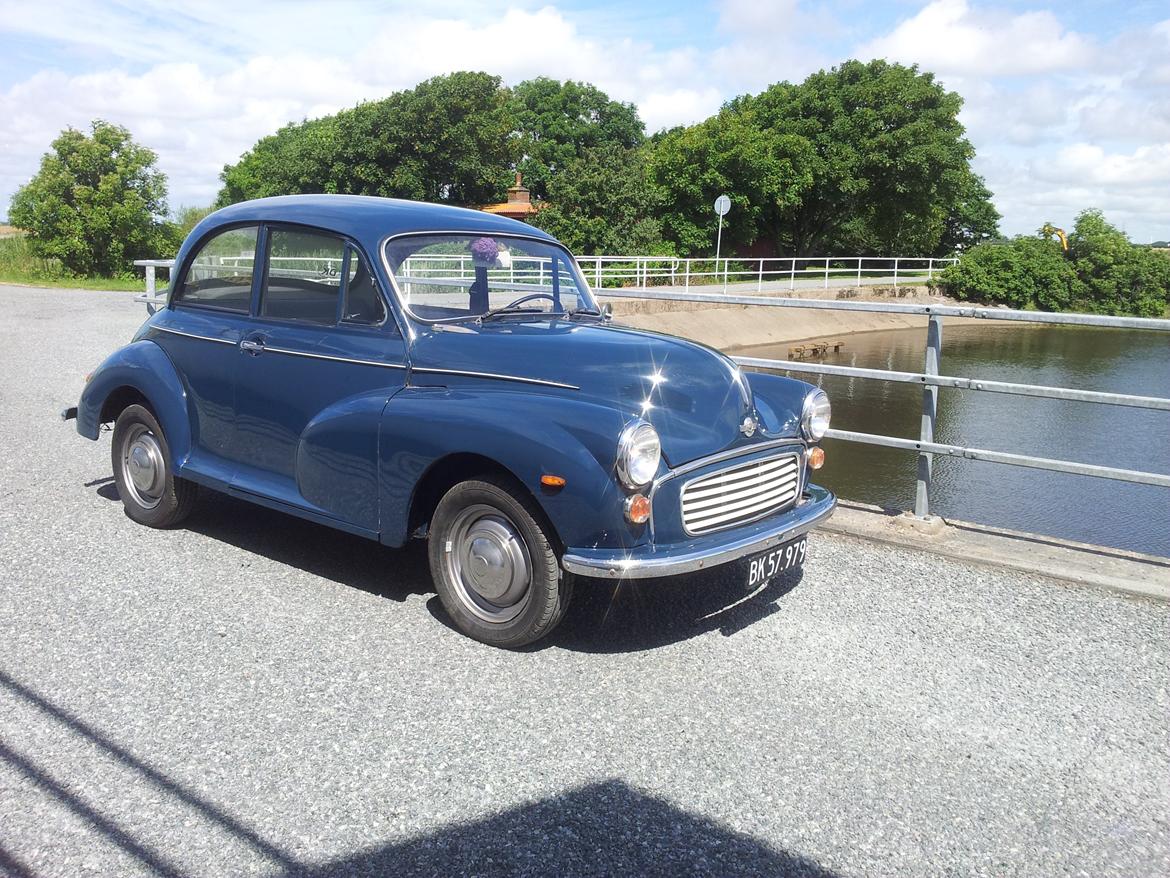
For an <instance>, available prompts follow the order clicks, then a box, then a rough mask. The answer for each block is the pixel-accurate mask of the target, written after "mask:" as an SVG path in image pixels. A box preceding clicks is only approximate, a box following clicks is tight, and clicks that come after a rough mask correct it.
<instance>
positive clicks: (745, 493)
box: [682, 454, 800, 534]
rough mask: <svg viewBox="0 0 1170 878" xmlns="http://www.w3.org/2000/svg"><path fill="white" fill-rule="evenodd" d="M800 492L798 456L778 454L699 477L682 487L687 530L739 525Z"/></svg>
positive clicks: (783, 505) (786, 502)
mask: <svg viewBox="0 0 1170 878" xmlns="http://www.w3.org/2000/svg"><path fill="white" fill-rule="evenodd" d="M799 491H800V458H799V456H798V455H796V454H782V455H780V456H778V457H766V458H764V459H763V460H753V461H752V462H751V463H741V464H739V465H738V466H733V467H729V468H728V469H725V470H720V471H719V472H717V473H712V474H711V475H709V476H702V477H700V478H697V479H695V480H694V481H693V482H689V483H688V484H687V485H686V486H684V487H683V490H682V519H683V527H685V528H686V530H687V533H690V534H701V533H707V532H708V531H713V530H719V529H720V528H723V527H731V526H733V525H736V524H743V523H745V522H748V521H752V520H754V519H757V518H762V517H763V516H765V515H767V514H769V513H771V512H776V511H777V510H780V509H783V508H784V507H785V506H788V505H789V504H791V503H792V502H793V501H794V500H795V499H796V495H797V494H798V493H799Z"/></svg>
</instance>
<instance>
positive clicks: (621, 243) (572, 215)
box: [533, 143, 673, 255]
mask: <svg viewBox="0 0 1170 878" xmlns="http://www.w3.org/2000/svg"><path fill="white" fill-rule="evenodd" d="M661 208H662V193H661V191H660V190H659V189H658V187H657V186H655V185H654V183H653V181H652V180H651V179H650V171H649V162H648V157H647V155H646V152H645V150H642V149H627V148H624V147H622V146H620V145H618V144H614V143H609V144H604V145H602V146H598V147H594V148H592V149H587V150H585V152H584V154H583V155H582V156H581V157H580V158H579V159H575V160H574V161H572V162H570V164H569V165H567V166H566V167H565V168H564V169H563V170H561V171H560V172H559V173H558V174H557V175H556V176H555V177H553V178H552V182H551V184H550V187H549V200H548V202H546V204H545V206H544V207H543V208H542V209H541V210H540V212H539V213H537V214H536V218H535V220H534V221H533V222H534V225H537V226H539V227H540V228H542V229H544V230H545V231H547V232H549V233H550V234H552V235H553V236H555V237H556V238H558V239H559V240H561V241H562V242H563V243H564V244H565V245H566V246H567V247H569V249H570V250H572V251H573V252H574V253H578V254H585V255H595V254H619V255H621V254H654V255H667V254H670V253H672V252H673V250H672V248H671V247H670V245H669V244H667V243H666V242H665V241H664V240H663V237H662V224H661V221H660V220H659V216H658V215H659V212H660V211H661Z"/></svg>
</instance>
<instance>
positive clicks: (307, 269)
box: [260, 229, 346, 326]
mask: <svg viewBox="0 0 1170 878" xmlns="http://www.w3.org/2000/svg"><path fill="white" fill-rule="evenodd" d="M345 250H346V244H345V242H344V241H343V240H342V239H341V238H338V237H335V236H334V235H328V234H325V233H323V232H302V231H290V230H287V229H273V230H272V231H271V233H270V236H269V241H268V272H267V274H266V276H265V278H264V291H263V292H262V293H261V295H260V313H261V314H262V315H263V316H265V317H276V318H279V319H281V320H298V321H301V322H304V323H316V324H320V325H324V326H332V325H333V324H335V323H336V322H337V315H338V309H339V308H340V304H341V299H340V296H341V279H342V278H343V277H344V273H345V267H346V266H345Z"/></svg>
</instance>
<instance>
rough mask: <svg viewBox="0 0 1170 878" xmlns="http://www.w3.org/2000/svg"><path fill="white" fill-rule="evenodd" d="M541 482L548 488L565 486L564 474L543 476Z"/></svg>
mask: <svg viewBox="0 0 1170 878" xmlns="http://www.w3.org/2000/svg"><path fill="white" fill-rule="evenodd" d="M540 483H541V484H542V485H544V486H545V487H546V488H563V487H565V480H564V478H563V477H562V476H547V475H546V476H541V477H540Z"/></svg>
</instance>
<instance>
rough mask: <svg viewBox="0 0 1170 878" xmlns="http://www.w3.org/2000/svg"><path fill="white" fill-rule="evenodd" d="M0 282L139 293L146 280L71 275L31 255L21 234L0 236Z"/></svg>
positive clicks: (46, 260)
mask: <svg viewBox="0 0 1170 878" xmlns="http://www.w3.org/2000/svg"><path fill="white" fill-rule="evenodd" d="M0 283H4V284H22V285H24V286H31V287H65V288H67V289H73V290H76V289H81V290H123V291H126V292H141V291H142V290H144V289H145V288H146V282H145V281H144V280H143V279H142V278H137V277H73V276H71V275H68V274H66V272H65V270H64V269H63V268H62V267H61V264H60V263H59V262H57V260H55V259H41V258H40V257H39V256H34V255H33V253H32V251H31V250H30V249H29V246H28V242H27V241H26V240H25V239H24V236H23V235H13V236H11V237H7V238H0Z"/></svg>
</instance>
